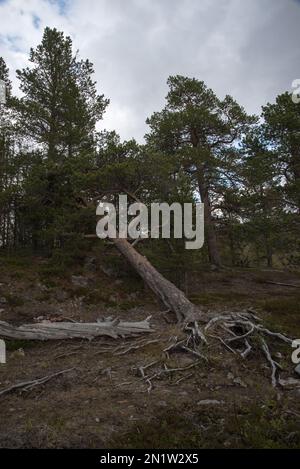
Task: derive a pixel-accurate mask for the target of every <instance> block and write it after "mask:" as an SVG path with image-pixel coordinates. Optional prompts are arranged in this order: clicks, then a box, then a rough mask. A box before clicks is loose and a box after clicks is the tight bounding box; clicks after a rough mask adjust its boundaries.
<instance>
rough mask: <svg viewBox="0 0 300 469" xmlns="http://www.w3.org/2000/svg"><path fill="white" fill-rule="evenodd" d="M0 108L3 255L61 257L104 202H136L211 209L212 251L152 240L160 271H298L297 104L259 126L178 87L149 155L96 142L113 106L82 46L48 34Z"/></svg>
mask: <svg viewBox="0 0 300 469" xmlns="http://www.w3.org/2000/svg"><path fill="white" fill-rule="evenodd" d="M29 60H30V67H28V68H26V69H23V70H18V71H17V78H18V80H19V84H20V89H21V91H22V97H21V98H17V97H16V96H14V95H13V93H12V87H11V82H10V77H9V71H8V69H7V66H6V64H5V62H4V60H3V58H0V79H1V80H4V81H5V83H6V90H7V102H6V105H3V104H2V105H1V104H0V112H1V114H0V247H1V248H2V249H3V250H4V249H6V250H7V249H17V248H24V247H26V248H29V249H31V250H33V251H35V252H39V253H45V254H47V255H55V253H57V251H59V250H60V251H65V250H67V249H71V251H72V253H73V255H74V256H75V255H76V246H79V245H80V243H82V240H83V239H85V238H84V235H87V234H91V233H94V232H95V203H94V202H95V201H96V200H99V198H100V197H103V196H104V195H105V194H108V193H110V194H117V193H120V192H123V193H127V194H131V195H133V196H134V197H133V198H136V199H138V200H141V201H143V202H144V203H147V204H149V203H151V202H154V201H155V202H162V201H164V202H169V203H171V202H174V201H178V202H188V201H196V200H201V201H203V202H204V204H205V212H204V216H205V230H206V236H205V247H204V249H202V250H200V251H186V250H185V249H184V244H183V242H182V241H181V240H178V239H173V240H172V239H171V240H152V241H151V240H149V241H147V242H145V243H143V244H142V243H141V245H140V246H141V249H142V250H144V252H145V253H147V255H150V256H152V257H153V258H154V259H157V260H158V259H159V262H160V264H161V266H162V267H164V268H165V269H173V267H175V266H177V265H179V264H180V266H181V269H182V271H183V272H184V271H185V270H188V269H193V268H196V267H197V265H199V264H203V263H207V262H208V261H209V262H210V264H211V265H214V266H217V267H218V266H221V265H233V266H255V265H267V266H269V267H271V266H273V265H284V266H285V265H286V266H293V265H297V264H299V263H300V256H299V253H300V249H299V248H300V246H299V239H300V237H299V229H300V222H299V212H300V105H299V104H295V103H293V101H292V99H291V96H290V94H289V93H284V94H282V95H280V96H278V97H277V99H276V102H275V103H274V104H267V105H266V106H264V107H263V109H262V115H261V117H260V118H258V117H256V116H249V115H247V113H246V112H245V110H244V109H243V108H242V107H241V106H240V105H239V104H238V103H237V102H236V101H235V100H234V99H233V98H232V97H231V96H226V97H225V98H224V99H223V100H221V99H219V98H218V97H217V96H216V95H215V93H214V92H213V91H212V90H211V89H209V88H207V86H206V85H205V84H204V83H203V82H202V81H199V80H197V79H191V78H186V77H183V76H173V77H170V78H169V79H168V85H169V93H168V95H167V98H166V105H165V107H164V109H162V110H161V111H159V112H155V113H154V114H153V115H152V116H151V117H149V119H148V120H147V124H148V125H149V131H148V133H147V135H146V138H145V142H146V143H145V144H143V145H139V144H138V143H137V142H136V141H135V140H131V141H126V142H121V141H120V138H119V137H118V135H117V134H116V133H115V132H107V131H102V132H99V131H97V130H96V129H97V123H98V122H99V121H100V120H101V119H102V118H103V115H104V113H105V109H106V107H107V106H108V105H109V101H108V99H106V98H105V96H103V95H98V94H97V91H96V84H95V83H94V81H93V66H92V64H91V63H90V62H89V61H88V60H80V59H79V58H78V56H77V54H74V53H73V50H72V41H71V39H70V38H69V37H65V36H64V34H63V33H61V32H59V31H57V30H56V29H50V28H46V29H45V31H44V36H43V39H42V42H41V44H40V45H39V46H38V47H37V48H36V49H31V51H30V56H29Z"/></svg>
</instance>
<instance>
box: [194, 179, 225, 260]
mask: <svg viewBox="0 0 300 469" xmlns="http://www.w3.org/2000/svg"><path fill="white" fill-rule="evenodd" d="M198 187H199V193H200V196H201V202H202V203H204V227H205V234H206V240H207V247H208V257H209V262H210V263H211V264H212V265H215V266H216V267H221V258H220V254H219V248H218V244H217V236H216V230H215V226H214V222H213V219H212V216H211V204H210V200H209V195H208V190H207V188H206V187H205V185H204V184H203V183H202V181H201V177H200V176H198Z"/></svg>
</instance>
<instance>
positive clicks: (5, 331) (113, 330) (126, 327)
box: [0, 318, 152, 340]
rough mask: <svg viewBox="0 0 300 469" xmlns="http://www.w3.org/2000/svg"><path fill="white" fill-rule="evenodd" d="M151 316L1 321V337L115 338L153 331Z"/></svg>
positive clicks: (33, 338)
mask: <svg viewBox="0 0 300 469" xmlns="http://www.w3.org/2000/svg"><path fill="white" fill-rule="evenodd" d="M149 321H150V318H147V319H145V320H144V321H138V322H124V321H119V320H118V319H115V320H111V319H109V320H106V321H101V322H95V323H80V322H79V323H78V322H75V323H74V322H72V323H70V322H41V323H37V324H24V325H22V326H12V325H11V324H8V323H7V322H3V321H0V337H2V338H5V339H25V340H57V339H74V338H81V339H93V338H95V337H99V336H108V337H112V338H113V339H117V338H119V337H130V336H131V337H132V336H135V335H137V334H140V333H147V332H151V331H152V329H151V327H150V322H149Z"/></svg>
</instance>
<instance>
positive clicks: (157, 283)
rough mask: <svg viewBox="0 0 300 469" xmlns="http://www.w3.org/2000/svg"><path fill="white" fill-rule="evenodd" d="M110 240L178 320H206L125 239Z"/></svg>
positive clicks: (181, 293)
mask: <svg viewBox="0 0 300 469" xmlns="http://www.w3.org/2000/svg"><path fill="white" fill-rule="evenodd" d="M112 241H113V243H114V244H115V246H116V248H117V249H118V251H120V253H121V254H122V255H123V256H124V257H125V258H126V259H127V261H128V262H129V263H130V264H131V266H132V267H133V268H134V269H135V270H136V272H137V273H138V274H139V275H140V276H141V277H142V279H143V280H144V282H145V283H146V284H147V286H148V287H149V288H150V289H151V290H152V291H153V292H154V294H155V295H156V296H157V297H158V298H159V299H160V300H161V301H162V302H163V304H164V305H165V306H166V308H168V310H170V311H173V312H174V313H175V314H176V316H177V319H178V321H179V322H183V321H184V322H192V321H204V322H206V321H207V318H206V316H205V315H204V313H202V312H201V310H200V309H198V308H197V307H196V306H195V305H194V304H193V303H191V302H190V301H189V300H188V299H187V297H186V296H185V295H184V293H183V292H182V291H181V290H179V288H177V287H176V286H175V285H174V284H173V283H171V282H170V281H169V280H167V279H166V278H165V277H164V276H163V275H161V274H160V273H159V272H158V271H157V270H156V269H155V268H154V267H153V265H152V264H150V262H149V261H148V260H147V259H146V257H144V256H142V255H141V254H139V253H138V252H137V251H136V250H135V248H134V247H132V246H131V244H130V243H129V242H128V241H127V240H126V239H123V238H112Z"/></svg>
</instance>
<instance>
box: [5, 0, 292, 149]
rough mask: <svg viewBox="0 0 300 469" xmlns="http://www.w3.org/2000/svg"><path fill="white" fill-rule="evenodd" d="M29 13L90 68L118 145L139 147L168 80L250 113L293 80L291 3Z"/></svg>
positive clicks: (232, 0) (152, 4) (127, 2)
mask: <svg viewBox="0 0 300 469" xmlns="http://www.w3.org/2000/svg"><path fill="white" fill-rule="evenodd" d="M8 3H14V4H17V3H18V1H17V0H8ZM28 3H30V4H31V7H30V8H31V9H30V11H31V13H32V12H34V13H35V14H36V15H38V16H39V17H40V18H41V26H44V25H45V23H47V17H49V24H50V25H51V26H54V25H55V26H56V27H58V28H61V29H64V30H65V32H66V33H68V34H71V36H72V37H73V39H74V45H75V47H78V48H79V49H80V53H81V56H83V57H88V58H90V59H91V60H92V61H93V62H94V67H95V71H96V79H97V81H98V86H99V91H101V92H104V93H105V94H106V95H107V97H109V98H110V99H111V105H110V108H109V110H108V112H107V115H106V117H105V118H104V122H103V124H102V127H108V128H115V129H116V130H117V131H118V132H119V133H120V134H121V137H123V138H130V137H135V138H137V139H138V140H140V141H141V140H142V137H143V135H144V133H145V132H146V130H147V127H146V125H145V119H146V117H147V116H149V115H151V113H152V112H154V111H155V110H159V109H161V108H162V106H163V105H164V97H165V95H166V93H167V87H166V80H167V77H168V76H169V75H172V74H177V73H178V74H183V75H187V76H194V77H196V78H199V79H201V80H204V81H205V82H206V83H207V85H208V86H210V87H212V88H213V89H214V90H215V91H216V92H217V94H218V95H219V96H221V97H222V96H224V95H225V94H227V93H229V94H232V95H233V96H234V97H235V98H236V99H237V100H238V101H239V102H240V103H241V104H242V105H244V106H245V108H246V109H247V111H249V112H251V113H253V112H255V113H259V112H260V107H261V105H263V104H265V103H266V102H267V101H272V100H274V99H275V97H276V95H277V94H278V93H279V92H282V91H284V90H286V89H289V88H290V86H291V82H292V80H293V79H295V78H299V77H300V70H299V63H300V61H299V58H300V57H299V56H300V50H299V47H298V44H299V36H300V32H299V31H300V28H299V24H300V2H298V1H296V0H251V1H250V2H247V1H245V0H73V1H69V2H66V3H65V5H64V9H63V13H64V15H57V6H56V9H55V6H54V5H53V15H52V14H50V12H49V10H47V15H44V16H43V11H41V9H40V11H35V9H34V6H35V4H36V0H30V1H28ZM0 14H1V3H0ZM15 23H16V34H19V28H18V21H16V22H15ZM41 32H42V31H41V30H40V34H41ZM11 34H12V32H11ZM28 34H29V33H28V32H27V37H26V41H25V42H26V44H27V43H28V41H29V39H30V38H29V37H28ZM34 37H36V30H35V35H34ZM9 54H10V57H9V59H11V61H12V63H14V62H15V61H16V59H15V57H14V51H13V50H10V51H9Z"/></svg>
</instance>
